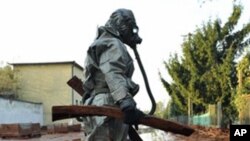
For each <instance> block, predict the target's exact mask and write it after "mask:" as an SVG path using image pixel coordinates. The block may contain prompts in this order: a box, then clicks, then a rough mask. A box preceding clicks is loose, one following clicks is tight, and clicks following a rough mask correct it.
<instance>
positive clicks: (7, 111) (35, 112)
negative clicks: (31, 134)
mask: <svg viewBox="0 0 250 141" xmlns="http://www.w3.org/2000/svg"><path fill="white" fill-rule="evenodd" d="M0 115H1V116H0V124H9V123H40V125H42V124H43V105H42V104H41V103H31V102H25V101H19V100H11V99H6V98H0ZM27 115H28V116H27Z"/></svg>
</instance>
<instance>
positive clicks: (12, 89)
mask: <svg viewBox="0 0 250 141" xmlns="http://www.w3.org/2000/svg"><path fill="white" fill-rule="evenodd" d="M17 90H18V81H17V78H15V75H14V70H13V69H12V68H11V67H10V66H5V67H3V68H1V67H0V96H3V97H12V98H16V97H17Z"/></svg>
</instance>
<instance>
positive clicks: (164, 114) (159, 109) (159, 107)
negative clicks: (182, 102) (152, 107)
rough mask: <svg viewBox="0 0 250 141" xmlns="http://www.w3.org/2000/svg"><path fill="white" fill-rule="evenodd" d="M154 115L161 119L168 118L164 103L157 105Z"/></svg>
mask: <svg viewBox="0 0 250 141" xmlns="http://www.w3.org/2000/svg"><path fill="white" fill-rule="evenodd" d="M154 115H156V116H157V117H159V118H167V110H166V107H164V104H163V103H162V102H158V103H157V108H156V111H155V114H154Z"/></svg>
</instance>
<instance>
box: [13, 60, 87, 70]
mask: <svg viewBox="0 0 250 141" xmlns="http://www.w3.org/2000/svg"><path fill="white" fill-rule="evenodd" d="M9 64H10V65H13V66H21V65H22V66H24V65H50V64H51V65H55V64H73V65H75V66H77V67H78V68H80V69H81V70H83V67H82V66H81V65H79V64H78V63H76V62H75V61H60V62H23V63H9Z"/></svg>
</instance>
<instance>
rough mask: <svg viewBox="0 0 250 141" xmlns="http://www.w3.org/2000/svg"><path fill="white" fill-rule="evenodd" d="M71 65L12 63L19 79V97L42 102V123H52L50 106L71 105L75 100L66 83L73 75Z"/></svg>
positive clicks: (72, 64)
mask: <svg viewBox="0 0 250 141" xmlns="http://www.w3.org/2000/svg"><path fill="white" fill-rule="evenodd" d="M73 66H74V63H65V64H63V63H55V64H35V65H34V64H31V65H14V69H15V70H16V71H17V77H18V78H19V80H20V87H21V89H20V90H19V91H18V93H19V95H20V99H23V100H28V101H33V102H41V103H43V105H44V124H51V123H52V116H51V115H52V112H51V109H52V106H56V105H72V104H73V103H72V101H75V100H72V95H74V94H72V89H71V88H70V87H69V86H68V85H67V81H68V80H69V79H70V78H71V77H72V75H74V72H73V70H72V69H73V68H74V67H73ZM80 70H81V69H79V71H80ZM79 73H80V72H79ZM79 100H80V99H79ZM67 121H68V120H61V121H59V122H67Z"/></svg>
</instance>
